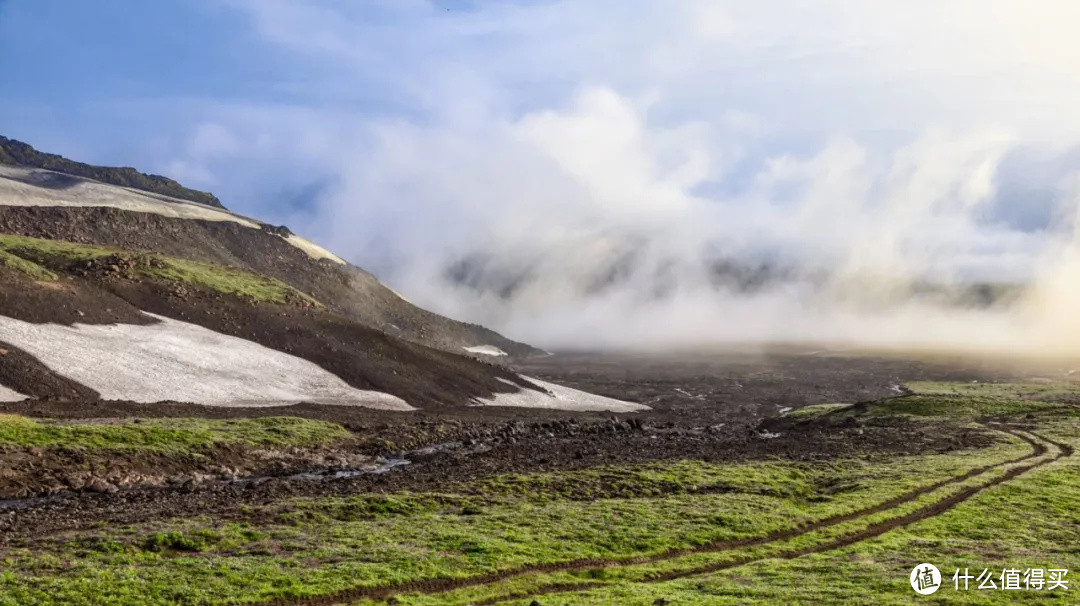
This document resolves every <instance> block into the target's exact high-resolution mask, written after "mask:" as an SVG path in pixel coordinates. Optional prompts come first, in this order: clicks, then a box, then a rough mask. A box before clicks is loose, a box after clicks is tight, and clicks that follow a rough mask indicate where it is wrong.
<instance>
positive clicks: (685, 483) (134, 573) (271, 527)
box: [0, 439, 1027, 604]
mask: <svg viewBox="0 0 1080 606" xmlns="http://www.w3.org/2000/svg"><path fill="white" fill-rule="evenodd" d="M1026 449H1027V447H1026V445H1024V444H1023V443H1022V442H1020V441H1018V440H1012V439H1010V440H1007V441H1002V442H1000V443H998V444H997V445H995V446H993V447H991V448H987V449H981V450H970V451H957V452H954V453H950V454H948V455H930V456H916V457H891V458H872V459H863V458H853V459H845V460H839V461H832V462H828V463H814V464H809V463H808V464H795V463H785V462H781V461H776V462H770V463H768V464H763V465H762V464H752V463H747V464H738V465H720V464H710V463H704V462H695V461H679V462H674V463H671V464H664V463H656V464H651V465H644V466H623V467H607V468H604V469H603V470H584V471H581V472H560V473H558V474H551V477H548V476H547V475H545V474H531V475H528V476H520V475H515V476H503V477H499V478H494V479H491V480H490V481H488V482H485V483H483V484H480V485H477V486H475V487H474V489H472V490H462V491H461V493H459V494H435V493H421V494H396V495H359V496H356V497H351V498H322V499H298V500H293V501H291V502H287V503H284V504H276V505H269V506H265V507H258V508H253V509H251V510H249V515H248V516H247V517H248V523H247V524H246V525H244V526H242V527H239V526H237V525H236V524H234V523H227V524H226V523H220V522H216V521H214V520H210V519H187V520H173V521H170V522H166V523H155V524H145V525H140V526H137V527H132V528H126V529H106V530H101V531H84V532H82V533H77V535H76V536H67V537H65V538H63V539H62V540H61V539H56V540H55V541H53V542H52V543H51V544H50V543H49V542H42V541H38V542H35V544H34V546H33V548H32V549H30V548H26V549H11V550H9V551H8V552H7V553H6V558H4V559H3V560H0V562H2V564H3V566H4V570H5V573H4V574H3V575H0V604H7V603H10V604H48V603H63V602H65V601H66V600H72V601H74V602H76V603H77V602H78V600H79V596H86V595H93V596H95V599H96V600H98V603H105V604H109V603H116V604H121V603H139V604H169V603H177V602H180V603H202V602H208V603H236V602H244V601H259V600H267V599H272V598H282V597H295V596H303V595H319V594H326V593H331V592H335V591H341V590H344V589H347V588H350V587H353V586H356V585H382V584H386V583H391V582H403V581H407V580H412V579H423V578H439V577H460V576H472V575H477V574H482V573H485V572H490V571H493V570H497V569H502V568H512V567H518V566H523V565H529V564H535V563H540V562H558V561H567V560H573V559H577V558H592V557H614V558H620V557H628V556H634V555H640V554H657V553H663V552H666V551H668V550H671V549H679V548H686V547H693V546H696V545H703V544H706V543H710V542H713V541H718V540H728V539H737V538H745V537H753V536H761V535H764V534H767V533H769V532H773V531H777V530H781V529H784V528H788V527H790V526H791V525H792V524H796V523H805V522H808V521H812V520H815V519H820V518H823V517H827V516H830V515H834V514H837V513H844V512H850V511H853V510H854V509H858V508H861V507H865V506H866V505H867V504H869V503H873V502H878V501H882V500H886V499H889V498H891V497H894V496H896V495H898V494H902V493H904V492H907V491H909V490H911V489H912V488H914V487H917V486H921V485H924V484H926V483H930V482H933V481H937V480H940V479H942V478H945V477H950V476H953V475H955V474H957V473H962V472H963V471H966V470H967V469H970V468H972V467H974V466H979V465H983V464H986V463H988V462H997V461H1002V460H1006V459H1009V458H1013V457H1015V456H1017V454H1018V453H1020V452H1024V451H1025V450H1026ZM598 475H600V476H603V477H615V478H622V479H624V480H626V481H641V482H643V483H646V484H649V483H651V485H652V486H653V487H654V488H657V492H656V494H654V495H652V496H636V497H628V498H599V499H595V500H590V501H582V500H578V499H565V498H562V494H563V493H562V490H563V489H565V490H573V488H572V485H574V484H578V485H581V486H591V485H593V484H594V483H595V481H596V478H597V476H598ZM719 482H722V483H723V484H724V486H725V489H726V490H725V491H724V492H719V493H694V492H693V491H695V490H698V489H700V488H701V487H702V486H704V485H707V484H709V483H719ZM552 486H555V487H561V488H560V489H558V490H552V489H551V488H550V487H552ZM491 487H503V488H502V489H501V490H499V491H490V492H489V491H488V488H491ZM463 488H464V487H463ZM466 492H468V493H469V494H462V493H466ZM426 600H427V603H444V602H443V601H442V600H443V598H440V597H432V598H427V599H426ZM464 601H465V602H467V601H468V600H467V599H465V600H464ZM446 603H452V602H446ZM459 603H464V602H461V601H459Z"/></svg>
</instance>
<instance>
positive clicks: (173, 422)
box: [0, 415, 350, 453]
mask: <svg viewBox="0 0 1080 606" xmlns="http://www.w3.org/2000/svg"><path fill="white" fill-rule="evenodd" d="M349 435H350V434H349V432H348V431H347V430H346V429H345V428H344V427H341V426H340V425H337V424H334V423H327V422H324V421H314V420H310V419H301V418H296V417H263V418H257V419H239V420H212V419H188V418H181V419H144V420H139V421H138V422H136V421H135V420H127V421H121V422H115V421H110V422H101V423H66V422H59V421H50V420H35V419H30V418H27V417H22V416H18V415H0V449H2V448H5V447H33V446H37V447H52V448H88V449H117V450H142V451H152V452H161V453H190V452H197V451H204V450H207V449H209V448H211V447H213V446H215V445H219V444H245V445H250V446H261V447H279V448H281V447H288V446H317V445H325V444H330V443H333V442H336V441H340V440H342V439H344V438H346V437H348V436H349Z"/></svg>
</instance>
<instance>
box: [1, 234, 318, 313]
mask: <svg viewBox="0 0 1080 606" xmlns="http://www.w3.org/2000/svg"><path fill="white" fill-rule="evenodd" d="M110 256H115V257H117V258H118V259H126V260H131V261H134V271H135V272H136V273H137V274H138V275H140V276H143V277H146V278H152V279H156V280H162V281H166V282H176V283H184V284H192V285H194V286H198V287H201V288H205V289H208V290H211V291H215V292H220V293H224V294H229V295H234V296H238V297H243V298H245V299H249V300H252V301H260V302H270V303H297V302H304V303H307V304H311V305H319V303H318V301H316V300H315V299H313V298H312V297H311V296H310V295H307V294H306V293H303V292H301V291H299V290H297V289H295V288H293V287H292V286H289V285H288V284H285V283H284V282H282V281H280V280H277V279H275V278H270V277H267V276H263V275H260V274H256V273H253V272H250V271H245V270H240V269H235V268H231V267H225V266H223V265H216V264H211V263H201V262H198V261H189V260H186V259H179V258H176V257H170V256H166V255H160V254H155V253H145V252H130V251H123V250H120V249H116V248H109V247H104V246H93V245H88V244H78V243H75V242H63V241H60V240H45V239H41V238H27V237H23V236H13V235H6V234H4V235H0V262H3V263H4V264H6V265H9V266H12V267H14V268H15V269H18V270H20V271H22V272H23V273H27V274H28V275H31V277H35V279H57V277H58V276H57V274H56V273H54V272H55V271H59V272H63V271H65V270H66V269H67V268H68V267H69V266H70V265H71V264H72V263H79V262H85V261H90V260H94V259H102V258H106V257H110ZM43 266H44V267H43ZM46 268H48V269H46Z"/></svg>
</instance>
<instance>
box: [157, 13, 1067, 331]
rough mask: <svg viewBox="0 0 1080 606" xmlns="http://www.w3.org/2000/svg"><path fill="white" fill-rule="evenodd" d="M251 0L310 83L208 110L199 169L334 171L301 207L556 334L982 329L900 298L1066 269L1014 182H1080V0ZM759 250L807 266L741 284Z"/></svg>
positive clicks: (399, 274) (505, 324) (335, 230)
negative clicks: (360, 97)
mask: <svg viewBox="0 0 1080 606" xmlns="http://www.w3.org/2000/svg"><path fill="white" fill-rule="evenodd" d="M231 4H232V5H233V6H234V7H237V8H238V9H239V10H241V11H243V12H244V13H245V14H248V15H250V16H251V23H252V26H253V27H254V28H255V29H256V30H257V31H258V32H259V33H261V34H262V36H263V37H264V38H265V39H266V40H267V41H270V42H271V43H273V44H275V45H277V46H278V47H279V48H280V49H281V50H282V52H286V53H292V55H293V56H295V57H296V59H297V61H298V62H299V64H300V65H301V66H302V67H301V68H298V69H300V70H301V71H302V74H303V76H305V77H306V78H308V79H307V80H305V79H304V78H301V77H299V76H298V74H295V73H290V74H289V75H288V77H285V76H283V80H287V79H289V78H292V79H293V80H300V81H303V82H304V86H305V87H307V88H309V89H310V91H309V92H308V93H307V94H306V96H305V94H304V92H303V90H302V89H297V90H298V92H297V97H298V100H297V101H296V102H295V105H293V106H274V107H258V106H254V107H249V106H246V105H236V106H230V107H227V108H224V109H222V108H217V109H215V110H214V111H210V110H208V114H212V115H213V116H214V117H213V119H212V120H208V124H207V125H206V126H205V127H204V128H203V129H202V130H200V131H198V132H196V133H194V134H193V136H192V142H191V145H190V148H189V149H188V150H186V151H185V153H184V154H182V157H180V158H178V159H177V161H178V162H184V163H187V164H178V166H190V167H192V168H189V169H187V170H189V172H191V174H194V175H198V174H200V173H198V172H197V170H199V169H202V170H211V169H210V168H208V167H209V166H211V165H213V166H215V167H218V168H217V169H215V170H214V171H213V172H214V174H213V175H204V180H206V181H210V180H211V177H212V178H213V180H216V181H222V182H225V186H226V187H229V183H232V184H234V185H233V186H232V187H234V188H235V190H240V189H241V185H242V184H243V183H245V182H250V180H251V179H257V178H258V175H259V174H261V173H263V174H264V173H266V172H267V171H272V172H274V173H275V174H279V173H280V174H288V175H297V174H302V175H304V176H306V178H307V179H308V180H312V181H318V182H320V183H323V186H322V187H320V189H319V190H318V193H317V195H314V196H313V198H312V199H311V200H307V201H306V202H305V205H304V207H303V209H301V210H297V211H291V212H289V213H288V214H285V215H284V216H282V218H283V219H286V220H288V221H289V222H291V223H293V224H294V225H296V227H297V228H298V229H299V230H300V231H302V232H303V233H307V234H309V235H311V236H315V237H316V239H317V240H320V241H321V242H323V243H325V244H327V245H328V247H329V248H331V249H332V250H334V251H335V252H338V253H340V254H342V255H343V256H345V257H347V258H350V259H351V260H353V261H354V262H356V263H358V264H360V265H363V266H368V267H373V268H374V269H376V270H377V271H379V272H380V273H382V274H383V275H384V276H385V277H386V278H387V279H388V280H389V281H390V282H391V283H393V284H395V285H397V286H398V287H400V289H401V290H403V291H404V292H407V293H408V294H409V296H410V298H411V299H414V300H416V301H417V302H418V303H420V304H423V305H427V306H430V307H434V308H436V309H437V310H439V311H443V312H447V313H450V314H452V315H456V316H459V317H462V318H464V319H469V320H473V321H481V322H484V323H487V324H493V325H494V326H495V327H496V328H501V329H505V330H508V331H509V332H511V333H512V336H517V337H522V338H526V339H530V340H533V341H536V342H538V343H540V344H549V345H560V344H572V343H596V342H603V343H635V342H641V341H648V342H655V341H657V340H660V341H672V342H686V341H693V340H711V339H719V338H752V337H759V338H764V337H769V338H779V337H787V338H791V337H795V336H804V337H807V338H810V337H813V338H856V337H859V338H863V339H869V338H870V337H868V335H875V336H874V338H873V340H888V339H892V338H897V339H899V338H902V337H906V338H908V339H911V338H914V337H912V334H913V333H917V334H918V335H919V338H927V339H930V340H934V341H957V340H963V339H969V340H970V337H971V335H970V334H967V333H966V332H965V331H970V330H974V329H976V328H978V329H979V330H982V331H984V332H985V328H986V326H988V324H980V323H979V322H980V321H981V320H987V318H988V317H987V315H986V314H984V313H982V312H972V311H970V310H969V311H957V310H953V309H944V308H942V307H941V306H940V305H937V304H930V303H927V302H925V301H915V302H912V301H911V300H909V299H904V298H903V297H902V300H903V301H905V303H904V305H901V306H898V307H897V306H894V307H893V308H890V309H889V310H887V312H882V311H881V309H880V306H881V305H882V302H883V301H893V300H894V299H895V298H896V296H897V295H898V294H900V295H903V296H905V297H906V296H909V295H910V292H911V291H910V288H911V287H912V286H913V285H916V284H918V283H919V282H921V281H925V280H955V279H984V280H985V279H990V280H1001V281H1013V280H1019V279H1023V278H1025V277H1027V276H1031V275H1041V274H1045V273H1047V272H1052V271H1056V270H1051V269H1048V267H1050V266H1056V262H1055V261H1054V260H1053V259H1055V258H1061V257H1062V255H1060V254H1059V255H1057V257H1049V256H1048V255H1050V254H1051V252H1050V251H1060V247H1061V246H1065V244H1062V242H1064V241H1067V239H1066V240H1063V239H1062V238H1061V237H1059V232H1057V231H1046V229H1047V228H1048V226H1046V225H1037V226H1036V227H1035V228H1033V227H1032V220H1029V219H1028V218H1026V217H1027V216H1026V215H1025V213H1024V211H1023V210H1022V209H1021V210H1018V209H1020V206H1021V205H1024V204H1025V202H1026V200H1025V199H1023V198H1016V199H1013V198H1010V197H1009V196H1010V195H1014V194H1015V192H1025V191H1029V190H1030V189H1031V188H1032V187H1033V185H1032V183H1031V182H1027V181H1024V179H1025V178H1027V177H1024V175H1031V174H1037V173H1040V172H1041V173H1044V174H1045V175H1046V176H1047V179H1046V180H1047V181H1053V182H1039V183H1038V184H1037V185H1038V186H1039V187H1040V188H1041V190H1040V191H1044V192H1046V195H1047V196H1049V200H1048V201H1047V202H1045V203H1046V204H1049V205H1050V206H1051V207H1053V208H1058V209H1072V208H1074V207H1075V205H1076V200H1075V199H1074V197H1072V196H1071V194H1070V192H1072V191H1073V190H1072V189H1071V185H1070V181H1068V180H1067V179H1066V178H1065V177H1066V176H1067V175H1068V174H1070V166H1069V165H1070V163H1071V162H1072V160H1071V158H1072V156H1070V155H1069V152H1070V151H1071V150H1072V149H1074V148H1076V146H1077V144H1078V143H1080V108H1078V107H1077V106H1076V105H1075V103H1074V101H1073V100H1074V99H1076V98H1077V93H1080V39H1077V38H1076V37H1075V36H1074V35H1073V32H1072V31H1071V28H1070V26H1069V25H1070V24H1072V23H1075V22H1076V17H1078V16H1080V14H1077V13H1080V7H1078V6H1077V5H1075V4H1074V3H1071V2H1050V1H1047V2H1039V3H1031V2H1021V1H1019V0H1017V1H997V0H989V1H966V0H965V1H961V0H955V1H950V2H938V1H934V2H931V1H928V0H922V1H913V2H905V3H882V2H872V3H850V2H840V1H839V0H835V1H826V2H817V3H812V4H808V3H805V2H796V1H794V0H790V1H788V0H774V1H771V2H759V3H747V2H734V1H733V2H706V1H704V0H702V1H694V0H686V1H682V2H671V3H655V2H645V1H639V2H615V1H614V0H607V1H602V0H598V1H593V2H579V1H576V0H575V1H569V0H563V1H553V2H544V3H490V4H489V3H478V4H477V5H475V6H474V7H472V8H469V9H458V8H452V9H451V10H446V9H444V8H442V7H440V6H436V5H434V4H430V3H425V2H409V3H407V4H406V3H395V2H388V3H381V4H378V5H375V6H374V8H373V5H356V4H352V3H334V2H315V3H291V2H277V1H263V0H258V1H256V0H233V1H232V2H231ZM303 70H306V71H303ZM356 91H364V94H365V95H366V96H365V97H364V98H365V99H366V100H365V101H364V102H363V103H356V104H350V103H346V102H342V101H340V99H352V98H354V95H355V93H356ZM335 99H337V100H339V101H335ZM1016 167H1022V170H1020V169H1019V168H1016ZM223 172H227V173H229V176H226V175H223V174H221V173H223ZM282 178H284V177H282ZM291 178H292V179H298V178H297V177H295V176H293V177H291ZM244 179H247V180H249V181H244ZM299 180H300V181H303V179H299ZM1010 192H1012V193H1010ZM260 204H264V203H263V202H260V201H258V200H252V201H250V208H248V207H246V206H245V207H242V208H240V210H243V211H245V212H255V209H257V208H259V205H260ZM281 212H284V211H281ZM1048 212H1049V214H1050V215H1053V216H1068V214H1069V212H1070V211H1068V210H1066V211H1053V210H1052V209H1051V211H1048ZM1020 218H1025V220H1024V221H1020ZM1021 222H1022V223H1024V224H1023V225H1019V223H1021ZM297 224H298V225H297ZM1051 227H1052V226H1051ZM733 259H736V260H741V261H742V262H746V260H747V259H749V260H751V261H752V262H755V263H772V264H773V265H774V266H779V267H781V268H787V269H789V270H790V272H793V273H790V275H785V279H784V280H783V281H781V282H779V283H778V284H777V285H776V286H775V287H772V288H768V289H765V291H763V292H758V293H756V294H755V295H754V296H751V297H748V296H733V295H732V293H731V291H730V288H729V287H728V286H727V285H725V284H719V285H718V284H717V278H716V276H715V275H714V274H713V273H711V268H710V265H709V264H710V263H711V262H714V261H724V260H728V261H730V260H733ZM463 262H464V263H463ZM448 275H453V276H454V277H455V279H454V280H450V279H448ZM871 304H872V306H877V307H874V309H875V313H873V314H869V313H864V312H862V311H859V312H853V311H852V309H853V308H856V309H866V306H867V305H871ZM930 312H936V313H937V315H932V314H931V313H930ZM994 314H997V312H996V311H995V312H994ZM1014 321H1018V320H1017V318H1015V317H1012V316H1009V317H1001V316H999V315H994V316H993V320H992V322H993V325H994V326H998V327H1000V326H1001V325H1004V324H1009V325H1010V326H1011V325H1012V324H1010V323H1014ZM919 327H921V328H919ZM916 328H919V330H916ZM998 332H999V333H1000V334H1001V335H1011V336H1010V337H1009V338H1014V339H1018V338H1020V337H1019V336H1016V335H1018V334H1019V333H1016V332H1015V331H1013V330H1012V329H1008V330H1006V329H1004V328H1002V329H1001V330H999V331H998ZM1001 338H1002V339H1004V338H1006V336H1002V337H1001ZM979 342H982V341H981V340H979Z"/></svg>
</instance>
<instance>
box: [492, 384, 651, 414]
mask: <svg viewBox="0 0 1080 606" xmlns="http://www.w3.org/2000/svg"><path fill="white" fill-rule="evenodd" d="M521 378H523V379H525V380H526V381H528V382H530V383H532V384H533V385H536V386H537V387H540V388H541V389H546V390H547V392H548V393H545V392H542V391H536V390H535V389H522V388H521V386H519V385H517V384H515V383H513V382H511V381H507V380H506V379H502V378H500V379H499V381H502V382H503V383H506V384H507V385H512V386H513V387H515V388H517V389H518V391H516V392H513V393H497V394H494V395H492V396H491V397H490V398H474V400H473V401H474V402H475V403H476V404H477V405H478V406H513V407H518V408H549V409H555V410H579V411H608V412H637V411H639V410H649V407H648V406H645V405H643V404H635V403H633V402H624V401H622V400H616V399H614V398H605V397H604V396H598V395H596V394H592V393H589V392H586V391H579V390H577V389H572V388H570V387H563V386H562V385H556V384H555V383H548V382H547V381H541V380H540V379H534V378H532V377H525V376H522V377H521Z"/></svg>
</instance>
